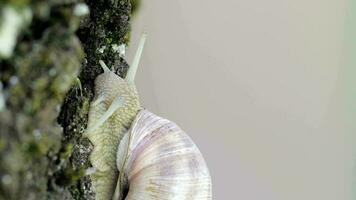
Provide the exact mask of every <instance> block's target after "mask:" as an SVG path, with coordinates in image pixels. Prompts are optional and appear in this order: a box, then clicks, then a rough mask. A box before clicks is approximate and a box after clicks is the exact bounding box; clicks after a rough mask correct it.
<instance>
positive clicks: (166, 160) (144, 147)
mask: <svg viewBox="0 0 356 200" xmlns="http://www.w3.org/2000/svg"><path fill="white" fill-rule="evenodd" d="M129 134H130V135H129ZM117 167H118V169H119V170H120V169H121V170H123V171H122V172H120V173H124V176H125V178H126V179H127V182H128V183H129V191H128V194H127V196H126V198H125V200H158V199H159V200H175V199H176V200H185V199H187V200H188V199H189V200H209V199H211V198H212V197H211V179H210V175H209V171H208V168H207V166H206V164H205V161H204V158H203V156H202V154H201V153H200V151H199V150H198V148H197V147H196V145H195V144H194V142H193V141H192V140H191V139H190V138H189V136H188V135H187V134H186V133H184V132H183V131H182V130H181V129H180V128H179V127H178V126H177V125H176V124H175V123H173V122H171V121H169V120H166V119H163V118H161V117H158V116H156V115H154V114H152V113H150V112H149V111H147V110H141V111H140V112H139V113H138V114H137V117H136V119H135V121H134V122H133V124H132V126H131V130H130V131H129V132H128V134H126V135H125V136H124V138H123V139H122V140H121V142H120V145H119V149H118V155H117ZM123 183H125V181H121V184H123ZM120 188H124V187H123V186H121V187H120Z"/></svg>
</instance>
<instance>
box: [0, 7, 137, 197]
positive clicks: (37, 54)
mask: <svg viewBox="0 0 356 200" xmlns="http://www.w3.org/2000/svg"><path fill="white" fill-rule="evenodd" d="M79 3H81V4H80V5H81V6H83V5H84V4H83V3H86V5H87V6H89V10H90V14H87V15H81V14H78V13H76V9H77V8H78V4H79ZM136 3H137V1H135V5H136ZM5 6H13V7H14V8H16V9H23V8H26V9H27V8H29V9H30V10H31V13H32V20H31V21H30V23H28V24H27V25H24V26H22V27H21V29H20V30H19V35H18V37H17V41H16V45H15V48H14V51H13V53H12V55H11V56H10V57H8V58H0V104H1V101H2V102H4V103H5V104H4V105H3V106H1V105H0V200H2V199H94V193H93V191H92V188H91V182H90V178H89V176H86V175H85V171H86V170H87V169H88V168H90V167H91V165H90V163H89V161H88V156H89V154H90V152H91V149H92V145H91V144H90V142H89V141H88V140H87V139H83V138H82V137H81V136H82V133H83V132H84V130H85V128H86V124H87V114H88V109H89V102H90V101H91V99H92V98H93V96H94V94H93V86H94V79H95V77H96V76H97V75H98V74H99V73H101V72H102V71H101V69H100V67H99V65H98V61H99V60H100V59H101V60H103V61H104V62H105V63H106V64H107V65H108V66H113V67H114V68H115V70H116V71H117V73H118V74H119V75H122V76H124V75H125V74H126V71H127V68H128V65H127V63H126V62H125V60H124V59H123V58H122V57H120V55H119V53H118V52H117V49H116V47H117V46H120V45H122V44H127V43H128V39H129V31H130V23H129V20H130V12H131V4H130V1H129V0H86V1H85V2H83V1H80V0H43V1H40V0H32V1H31V0H9V1H1V2H0V12H1V13H3V10H4V9H3V8H4V7H5ZM84 6H85V5H84ZM1 13H0V14H1ZM1 16H2V17H1ZM0 17H1V18H0V28H1V23H3V18H4V15H0ZM0 45H1V44H0ZM78 71H79V74H78ZM77 75H78V78H79V79H77V78H76V77H77Z"/></svg>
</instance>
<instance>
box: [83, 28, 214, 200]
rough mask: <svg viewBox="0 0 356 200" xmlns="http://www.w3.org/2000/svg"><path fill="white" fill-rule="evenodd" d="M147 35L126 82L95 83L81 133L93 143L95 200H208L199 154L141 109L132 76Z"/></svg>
mask: <svg viewBox="0 0 356 200" xmlns="http://www.w3.org/2000/svg"><path fill="white" fill-rule="evenodd" d="M145 39H146V34H144V35H143V36H142V37H141V40H140V43H139V47H138V50H137V52H136V55H135V57H134V60H133V64H132V65H131V67H130V69H129V71H128V72H127V75H126V77H125V79H123V78H120V77H119V76H118V75H116V74H115V73H114V72H112V71H110V70H109V68H108V67H107V66H106V65H105V63H104V62H103V61H99V64H100V65H101V67H102V68H103V70H104V73H102V74H100V75H98V76H97V78H96V79H95V97H94V100H93V101H92V102H91V104H90V109H89V116H88V126H87V129H86V131H85V133H84V136H85V137H87V138H88V139H89V140H90V141H91V142H92V144H93V146H94V148H93V151H92V152H91V154H90V158H89V159H90V162H91V164H92V166H93V168H94V169H95V170H94V172H92V173H91V174H90V178H91V181H92V187H93V190H94V192H95V199H98V200H107V199H113V200H123V199H125V200H158V199H160V200H180V199H182V200H185V199H189V200H209V199H212V194H211V193H212V192H211V178H210V175H209V170H208V168H207V165H206V163H205V161H204V158H203V156H202V154H201V153H200V151H199V149H198V148H197V146H196V145H195V144H194V142H193V141H192V140H191V139H190V137H189V136H188V135H187V134H186V133H185V132H184V131H183V130H182V129H180V128H179V126H177V125H176V124H175V123H173V122H171V121H169V120H167V119H164V118H161V117H159V116H157V115H155V114H153V113H151V112H149V111H148V110H146V109H144V108H142V107H141V106H140V103H139V100H138V94H137V91H136V88H135V85H134V77H135V74H136V71H137V67H138V64H139V59H140V56H141V54H142V50H143V46H144V42H145Z"/></svg>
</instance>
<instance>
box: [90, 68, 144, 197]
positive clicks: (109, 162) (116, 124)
mask: <svg viewBox="0 0 356 200" xmlns="http://www.w3.org/2000/svg"><path fill="white" fill-rule="evenodd" d="M116 97H123V101H122V102H120V99H118V98H116ZM120 103H121V104H122V105H120ZM117 107H119V108H117ZM139 108H140V106H139V102H138V95H137V93H136V90H135V89H134V88H132V87H131V86H129V85H128V84H127V82H126V81H125V80H124V79H122V78H120V77H119V76H117V75H116V74H114V73H113V72H110V71H107V72H104V73H102V74H100V75H99V76H98V77H97V78H96V80H95V98H94V101H93V102H91V104H90V108H89V114H88V127H87V130H86V132H85V133H84V137H87V138H88V139H89V140H90V142H91V143H92V144H93V146H94V149H93V150H92V152H91V154H90V157H89V160H90V162H91V164H92V166H93V168H94V169H95V172H94V173H92V174H90V178H91V183H92V187H93V190H94V192H95V199H96V200H108V199H111V198H112V195H113V193H114V190H115V185H116V182H117V178H118V170H117V167H116V154H117V147H118V144H119V141H120V140H121V138H122V137H123V135H124V134H125V133H126V132H127V130H128V129H129V128H130V125H131V123H132V121H133V120H134V118H135V116H136V115H137V112H138V110H139ZM110 110H111V111H113V112H112V113H110Z"/></svg>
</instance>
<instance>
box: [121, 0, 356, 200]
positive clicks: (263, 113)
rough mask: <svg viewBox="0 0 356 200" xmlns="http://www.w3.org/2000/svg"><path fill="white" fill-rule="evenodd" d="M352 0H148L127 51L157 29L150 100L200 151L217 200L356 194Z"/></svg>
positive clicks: (150, 45) (147, 60)
mask: <svg viewBox="0 0 356 200" xmlns="http://www.w3.org/2000/svg"><path fill="white" fill-rule="evenodd" d="M348 4H349V1H347V0H270V1H264V0H248V1H247V0H221V1H214V0H204V1H203V0H195V1H192V0H176V1H173V0H151V1H144V2H143V5H142V7H141V9H140V10H139V12H138V15H137V16H135V17H134V19H133V30H132V42H131V46H130V47H129V49H128V55H127V57H128V60H129V61H131V60H132V57H133V54H134V52H135V51H136V47H137V42H138V40H139V37H140V34H141V33H142V32H143V31H146V32H148V34H149V36H148V40H147V43H146V47H145V49H144V53H143V58H142V60H141V64H140V68H139V71H138V75H137V78H136V82H137V87H138V90H139V93H140V97H141V101H142V102H143V105H144V106H145V107H146V108H148V109H149V110H151V111H153V112H155V113H157V114H159V115H161V116H164V117H166V118H168V119H170V120H172V121H175V122H176V123H177V124H178V125H180V126H181V127H182V128H183V129H184V130H185V131H186V132H187V133H188V134H189V135H190V136H191V137H192V138H193V140H194V141H195V142H196V144H197V145H198V146H199V148H200V150H201V152H202V153H203V155H204V157H205V159H206V161H207V163H208V166H209V169H210V173H211V176H212V179H213V193H214V194H213V196H214V199H216V200H222V199H224V200H236V199H241V200H262V199H263V200H272V199H273V200H354V199H356V195H355V190H356V188H355V186H356V185H355V182H356V181H355V180H356V170H355V163H356V161H355V160H356V156H355V155H356V147H355V144H356V136H355V130H356V129H355V123H354V120H353V119H354V116H355V115H353V113H351V112H349V110H350V109H348V108H349V106H351V104H348V103H347V100H348V99H349V98H350V94H349V92H348V91H347V88H348V86H347V84H349V83H350V81H348V80H346V79H347V78H348V77H349V76H347V75H348V74H350V71H348V69H347V68H346V67H345V66H346V65H347V64H346V63H347V59H348V58H347V56H345V55H347V52H348V51H349V49H348V45H347V44H348V30H349V29H348V27H347V22H348V17H347V13H348V12H349V11H348V9H349V7H348ZM354 75H355V74H354ZM353 83H355V82H353Z"/></svg>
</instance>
